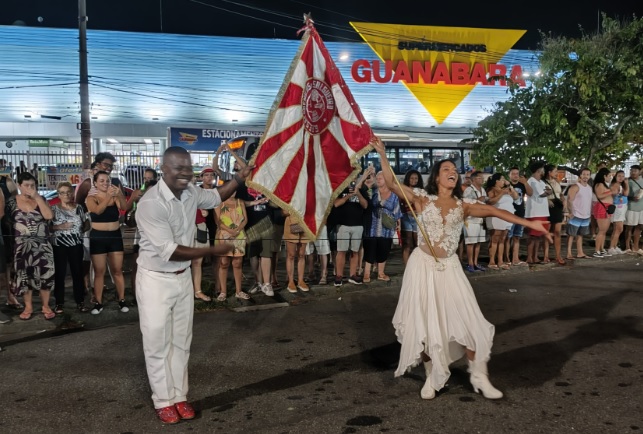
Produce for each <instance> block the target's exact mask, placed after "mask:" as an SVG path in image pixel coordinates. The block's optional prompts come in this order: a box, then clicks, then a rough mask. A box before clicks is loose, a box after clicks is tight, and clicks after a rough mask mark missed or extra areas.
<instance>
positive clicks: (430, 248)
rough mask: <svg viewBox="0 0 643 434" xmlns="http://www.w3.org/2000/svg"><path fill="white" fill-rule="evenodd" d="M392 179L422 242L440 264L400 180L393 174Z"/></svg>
mask: <svg viewBox="0 0 643 434" xmlns="http://www.w3.org/2000/svg"><path fill="white" fill-rule="evenodd" d="M393 179H395V182H396V183H397V186H398V187H399V188H400V191H401V192H402V196H404V202H405V203H406V205H407V206H408V207H409V209H410V210H411V214H412V215H413V219H414V220H415V222H416V223H417V225H418V228H419V229H420V231H421V232H422V237H423V238H424V242H426V245H427V246H429V250H430V251H431V255H433V258H434V259H435V262H436V263H440V261H439V260H438V257H437V255H436V254H435V250H433V244H431V240H430V239H429V236H428V235H427V233H426V231H425V230H424V226H423V225H422V224H421V223H420V221H419V220H418V217H417V215H416V214H415V210H414V209H413V205H411V202H410V201H409V198H408V197H406V193H405V192H404V189H403V188H402V184H400V180H399V179H397V176H395V174H393Z"/></svg>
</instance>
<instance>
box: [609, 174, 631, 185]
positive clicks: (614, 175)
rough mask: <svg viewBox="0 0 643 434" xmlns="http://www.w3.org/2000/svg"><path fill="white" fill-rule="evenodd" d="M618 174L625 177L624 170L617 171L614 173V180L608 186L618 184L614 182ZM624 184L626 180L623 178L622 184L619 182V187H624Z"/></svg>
mask: <svg viewBox="0 0 643 434" xmlns="http://www.w3.org/2000/svg"><path fill="white" fill-rule="evenodd" d="M619 173H622V174H623V175H625V171H624V170H617V171H616V173H615V174H614V178H612V184H610V185H613V184H618V181H617V180H616V176H617V175H618V174H619ZM626 182H627V179H626V178H623V182H621V185H624V184H625V183H626Z"/></svg>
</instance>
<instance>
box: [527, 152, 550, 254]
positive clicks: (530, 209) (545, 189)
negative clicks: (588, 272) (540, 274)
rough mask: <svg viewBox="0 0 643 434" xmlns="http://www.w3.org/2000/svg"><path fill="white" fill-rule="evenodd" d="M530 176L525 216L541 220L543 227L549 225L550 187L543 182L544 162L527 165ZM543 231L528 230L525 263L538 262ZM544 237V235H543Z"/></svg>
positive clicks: (529, 218) (532, 219)
mask: <svg viewBox="0 0 643 434" xmlns="http://www.w3.org/2000/svg"><path fill="white" fill-rule="evenodd" d="M529 169H530V170H531V177H530V178H529V180H528V181H527V184H529V186H530V187H531V190H532V194H531V195H530V196H529V200H528V201H527V206H526V207H525V217H526V218H527V220H531V221H541V222H544V223H543V224H544V225H545V227H548V226H549V203H548V202H547V196H549V195H550V194H551V191H552V190H551V187H549V186H548V185H547V184H545V181H543V176H545V163H543V162H542V161H536V162H534V163H532V164H531V166H529ZM543 235H545V233H543V232H540V231H536V230H533V229H532V230H530V231H529V240H528V241H527V263H528V264H530V265H533V264H540V263H541V262H540V260H539V259H538V250H539V249H540V239H541V238H542V237H543ZM545 238H546V237H545Z"/></svg>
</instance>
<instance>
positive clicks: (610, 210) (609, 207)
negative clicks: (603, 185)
mask: <svg viewBox="0 0 643 434" xmlns="http://www.w3.org/2000/svg"><path fill="white" fill-rule="evenodd" d="M596 199H598V198H596ZM598 201H599V202H600V204H601V205H603V208H605V211H606V212H607V213H608V214H609V215H612V214H614V212H615V211H616V205H614V204H612V203H611V204H609V205H605V204H604V203H603V201H602V200H600V199H598Z"/></svg>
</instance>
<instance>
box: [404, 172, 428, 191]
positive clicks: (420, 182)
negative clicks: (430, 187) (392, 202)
mask: <svg viewBox="0 0 643 434" xmlns="http://www.w3.org/2000/svg"><path fill="white" fill-rule="evenodd" d="M413 174H416V175H417V177H418V183H417V185H415V186H412V185H411V175H413ZM403 184H404V185H406V186H407V187H415V188H424V185H423V184H424V181H423V180H422V174H420V172H418V171H417V170H415V169H411V170H409V171H408V172H406V174H405V175H404V182H403Z"/></svg>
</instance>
